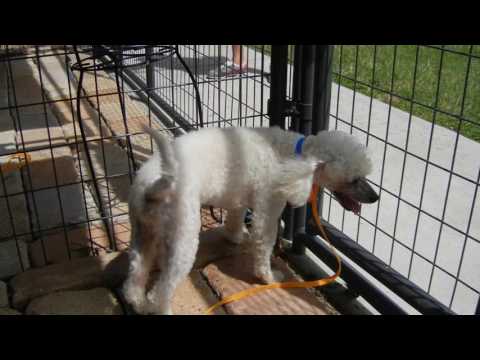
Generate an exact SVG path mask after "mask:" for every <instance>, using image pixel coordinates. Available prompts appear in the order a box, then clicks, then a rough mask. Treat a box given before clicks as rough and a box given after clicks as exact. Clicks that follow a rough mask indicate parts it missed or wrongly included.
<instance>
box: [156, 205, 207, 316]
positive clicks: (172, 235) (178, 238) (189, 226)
mask: <svg viewBox="0 0 480 360" xmlns="http://www.w3.org/2000/svg"><path fill="white" fill-rule="evenodd" d="M192 198H193V197H192ZM199 211H200V204H199V203H196V202H194V201H192V200H189V204H188V205H186V206H184V208H183V209H180V211H178V212H176V213H177V214H181V215H182V217H181V218H176V221H177V222H176V223H175V228H173V229H172V231H171V232H169V234H168V236H166V238H165V239H164V240H162V241H165V242H166V244H165V245H166V246H165V254H164V255H163V256H160V257H159V258H158V261H159V263H158V267H159V268H160V269H161V270H160V274H159V276H158V278H157V280H156V282H155V283H154V284H153V287H152V289H151V290H150V291H149V293H148V295H147V300H148V308H149V312H151V313H154V314H160V315H170V314H172V308H171V306H172V300H173V295H174V293H175V290H176V288H177V287H178V285H179V284H180V283H181V282H182V281H183V280H185V279H186V277H187V276H188V274H189V273H190V271H191V270H192V267H193V263H194V261H195V256H196V254H197V249H198V243H199V232H200V225H201V220H200V212H199Z"/></svg>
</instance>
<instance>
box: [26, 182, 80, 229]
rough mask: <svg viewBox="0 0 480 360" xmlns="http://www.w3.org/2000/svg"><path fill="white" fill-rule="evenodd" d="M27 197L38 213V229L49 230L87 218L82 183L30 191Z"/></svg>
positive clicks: (35, 218) (35, 219)
mask: <svg viewBox="0 0 480 360" xmlns="http://www.w3.org/2000/svg"><path fill="white" fill-rule="evenodd" d="M27 198H28V201H29V204H30V206H31V208H32V209H33V211H34V212H35V213H36V215H34V216H33V220H34V223H35V228H36V229H42V230H48V229H52V228H54V227H56V226H63V225H68V224H77V223H80V222H84V221H86V220H87V217H86V209H85V204H84V200H83V193H82V187H81V185H80V184H75V185H67V186H62V187H59V188H56V189H45V190H37V191H35V192H33V193H28V194H27ZM34 204H35V205H36V207H35V206H34ZM37 216H38V221H37ZM37 222H39V223H37Z"/></svg>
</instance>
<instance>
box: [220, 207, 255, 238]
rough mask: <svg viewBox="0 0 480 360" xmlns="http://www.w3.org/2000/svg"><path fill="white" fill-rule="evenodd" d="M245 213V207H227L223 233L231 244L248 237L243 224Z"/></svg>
mask: <svg viewBox="0 0 480 360" xmlns="http://www.w3.org/2000/svg"><path fill="white" fill-rule="evenodd" d="M246 213H247V208H234V209H227V221H226V224H225V228H224V235H225V237H226V238H227V240H228V241H230V242H231V243H233V244H236V245H239V244H241V243H243V242H244V241H245V240H246V239H248V237H249V232H248V230H247V227H246V226H245V214H246Z"/></svg>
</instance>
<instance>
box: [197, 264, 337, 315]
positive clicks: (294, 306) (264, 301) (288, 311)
mask: <svg viewBox="0 0 480 360" xmlns="http://www.w3.org/2000/svg"><path fill="white" fill-rule="evenodd" d="M251 268H252V265H251V260H250V257H249V256H246V255H241V256H235V257H228V258H225V259H222V260H219V261H217V262H215V263H212V264H210V265H208V266H207V267H206V268H204V269H203V270H202V274H203V275H204V276H205V277H206V278H207V281H208V283H209V284H210V286H211V287H212V288H214V289H215V291H216V292H217V293H218V294H220V296H221V298H222V299H223V298H225V297H227V296H230V295H232V294H234V293H236V292H238V291H242V290H245V289H247V288H250V287H253V286H255V285H258V284H259V283H258V282H257V280H256V279H255V278H254V277H253V276H252V275H251V273H252V272H251V270H250V269H251ZM273 268H274V270H277V271H281V273H282V274H283V275H284V276H285V280H284V281H295V280H297V281H298V280H299V279H298V277H296V276H295V275H294V274H293V272H292V271H291V270H290V269H289V268H288V267H287V266H286V264H285V263H284V262H283V261H281V260H280V259H278V258H274V260H273ZM224 307H225V308H226V310H227V313H229V314H233V315H326V314H327V311H326V310H325V309H323V307H322V304H321V303H320V302H319V301H318V300H317V298H316V296H315V295H314V294H312V293H311V292H310V291H308V290H306V289H272V290H267V291H264V292H260V293H258V294H256V295H254V296H252V297H248V298H245V299H242V300H239V301H236V302H232V303H229V304H226V305H224Z"/></svg>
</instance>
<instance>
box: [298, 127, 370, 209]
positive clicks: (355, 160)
mask: <svg viewBox="0 0 480 360" xmlns="http://www.w3.org/2000/svg"><path fill="white" fill-rule="evenodd" d="M306 146H307V145H306ZM308 146H309V147H310V148H309V149H308V153H309V154H311V155H313V156H315V158H316V159H318V165H317V167H316V170H315V176H314V181H315V183H316V184H318V185H320V186H322V187H325V188H327V189H329V190H330V191H331V192H332V193H333V195H334V196H335V198H336V199H337V200H338V201H339V203H340V204H341V205H342V206H343V207H344V208H345V209H347V210H349V211H353V212H354V213H357V214H358V213H359V212H360V209H361V204H362V203H367V204H371V203H374V202H376V201H377V200H378V198H379V196H378V195H377V193H376V192H375V191H374V190H373V189H372V187H371V186H370V185H369V184H368V182H367V180H366V176H367V175H368V174H369V173H370V172H371V168H372V165H371V161H370V159H369V157H368V154H367V151H366V150H367V149H366V147H365V146H364V145H362V144H361V143H359V142H358V141H357V140H356V139H355V137H353V136H352V135H350V134H348V133H344V132H341V131H323V132H320V133H318V135H316V136H315V137H313V141H309V144H308ZM305 150H306V151H307V148H306V149H305Z"/></svg>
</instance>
